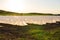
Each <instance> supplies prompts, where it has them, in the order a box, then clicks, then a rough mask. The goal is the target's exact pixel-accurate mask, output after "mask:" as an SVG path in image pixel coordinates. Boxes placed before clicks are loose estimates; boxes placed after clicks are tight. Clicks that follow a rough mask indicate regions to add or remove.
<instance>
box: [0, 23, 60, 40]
mask: <svg viewBox="0 0 60 40" xmlns="http://www.w3.org/2000/svg"><path fill="white" fill-rule="evenodd" d="M27 24H28V25H26V26H19V25H12V24H6V23H0V40H60V22H56V23H47V24H44V25H38V24H30V23H27Z"/></svg>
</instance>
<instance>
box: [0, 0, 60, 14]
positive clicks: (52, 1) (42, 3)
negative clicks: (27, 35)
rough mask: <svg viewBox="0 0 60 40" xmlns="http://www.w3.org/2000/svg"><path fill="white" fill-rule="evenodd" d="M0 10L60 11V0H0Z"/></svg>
mask: <svg viewBox="0 0 60 40" xmlns="http://www.w3.org/2000/svg"><path fill="white" fill-rule="evenodd" d="M0 10H7V11H13V12H42V13H46V12H48V13H60V0H0Z"/></svg>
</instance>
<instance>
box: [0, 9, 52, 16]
mask: <svg viewBox="0 0 60 40" xmlns="http://www.w3.org/2000/svg"><path fill="white" fill-rule="evenodd" d="M0 15H3V16H33V15H53V14H49V13H48V14H47V13H20V14H19V13H14V12H8V11H3V10H0Z"/></svg>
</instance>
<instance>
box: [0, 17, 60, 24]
mask: <svg viewBox="0 0 60 40" xmlns="http://www.w3.org/2000/svg"><path fill="white" fill-rule="evenodd" d="M56 21H60V16H0V23H9V24H14V25H27V24H26V23H34V24H40V25H42V24H46V23H55V22H56Z"/></svg>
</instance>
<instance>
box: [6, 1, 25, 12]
mask: <svg viewBox="0 0 60 40" xmlns="http://www.w3.org/2000/svg"><path fill="white" fill-rule="evenodd" d="M5 8H6V9H7V10H9V11H14V12H20V11H23V10H24V9H25V5H24V1H23V0H8V1H7V2H6V3H5Z"/></svg>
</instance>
